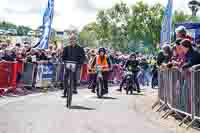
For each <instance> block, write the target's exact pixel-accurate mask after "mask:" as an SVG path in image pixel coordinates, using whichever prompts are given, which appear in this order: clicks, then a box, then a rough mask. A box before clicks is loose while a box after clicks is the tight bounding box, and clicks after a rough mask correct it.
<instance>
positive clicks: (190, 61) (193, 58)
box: [181, 39, 200, 69]
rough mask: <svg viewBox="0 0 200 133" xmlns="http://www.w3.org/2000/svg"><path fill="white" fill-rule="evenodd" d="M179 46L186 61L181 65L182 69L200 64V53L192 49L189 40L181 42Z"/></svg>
mask: <svg viewBox="0 0 200 133" xmlns="http://www.w3.org/2000/svg"><path fill="white" fill-rule="evenodd" d="M181 45H182V46H183V48H184V52H185V57H186V61H185V63H184V64H183V66H182V68H183V69H187V68H190V67H192V66H194V65H197V64H200V53H199V52H198V51H197V50H195V49H194V48H193V47H192V43H191V41H190V40H189V39H184V40H183V41H182V42H181Z"/></svg>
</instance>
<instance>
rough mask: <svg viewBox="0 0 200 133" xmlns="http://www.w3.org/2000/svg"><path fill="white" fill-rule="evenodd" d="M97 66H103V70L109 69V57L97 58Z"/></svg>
mask: <svg viewBox="0 0 200 133" xmlns="http://www.w3.org/2000/svg"><path fill="white" fill-rule="evenodd" d="M96 61H97V63H96V64H97V65H99V66H101V67H102V68H103V69H107V68H108V61H107V56H104V57H103V59H102V58H101V57H100V56H99V55H98V56H97V58H96Z"/></svg>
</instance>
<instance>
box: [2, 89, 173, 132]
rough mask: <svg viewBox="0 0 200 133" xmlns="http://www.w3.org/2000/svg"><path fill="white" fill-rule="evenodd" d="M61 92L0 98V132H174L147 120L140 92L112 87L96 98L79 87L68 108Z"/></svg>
mask: <svg viewBox="0 0 200 133" xmlns="http://www.w3.org/2000/svg"><path fill="white" fill-rule="evenodd" d="M61 94H62V93H61V92H60V91H58V92H49V93H47V94H33V95H29V96H24V97H17V98H1V99H0V133H174V132H173V131H171V130H169V129H166V128H163V127H161V126H160V124H156V123H154V122H153V121H150V120H148V119H147V118H146V116H145V115H143V113H142V112H140V111H139V110H138V109H137V105H136V103H135V101H136V100H137V98H138V97H144V96H143V95H129V96H127V95H125V94H121V93H119V92H116V91H115V89H112V90H111V94H109V95H108V96H107V97H105V98H104V99H97V98H96V96H95V95H94V94H92V93H90V91H89V90H86V89H82V90H79V94H78V95H76V96H74V97H73V107H72V109H71V110H69V109H67V108H66V107H65V99H63V98H61V97H60V96H61Z"/></svg>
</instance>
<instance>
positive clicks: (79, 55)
mask: <svg viewBox="0 0 200 133" xmlns="http://www.w3.org/2000/svg"><path fill="white" fill-rule="evenodd" d="M77 43H78V32H77V30H76V29H72V30H71V31H70V32H69V45H68V46H66V47H65V48H64V51H63V55H62V60H63V62H65V61H75V62H77V68H76V70H77V71H78V70H79V69H80V67H81V65H82V64H83V62H84V60H85V52H84V49H83V48H82V47H81V46H79V45H78V44H77ZM77 71H76V72H77ZM76 72H74V75H73V77H74V90H73V93H74V94H77V93H78V92H77V73H76ZM68 74H69V72H68V71H66V75H65V76H67V75H68ZM66 94H67V88H66V87H65V88H64V95H63V97H66Z"/></svg>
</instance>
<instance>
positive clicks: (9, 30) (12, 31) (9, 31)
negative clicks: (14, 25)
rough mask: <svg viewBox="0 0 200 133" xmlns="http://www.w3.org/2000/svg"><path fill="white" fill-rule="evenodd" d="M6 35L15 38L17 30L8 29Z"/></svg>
mask: <svg viewBox="0 0 200 133" xmlns="http://www.w3.org/2000/svg"><path fill="white" fill-rule="evenodd" d="M6 35H12V36H15V35H17V30H16V29H8V30H7V31H6Z"/></svg>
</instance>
